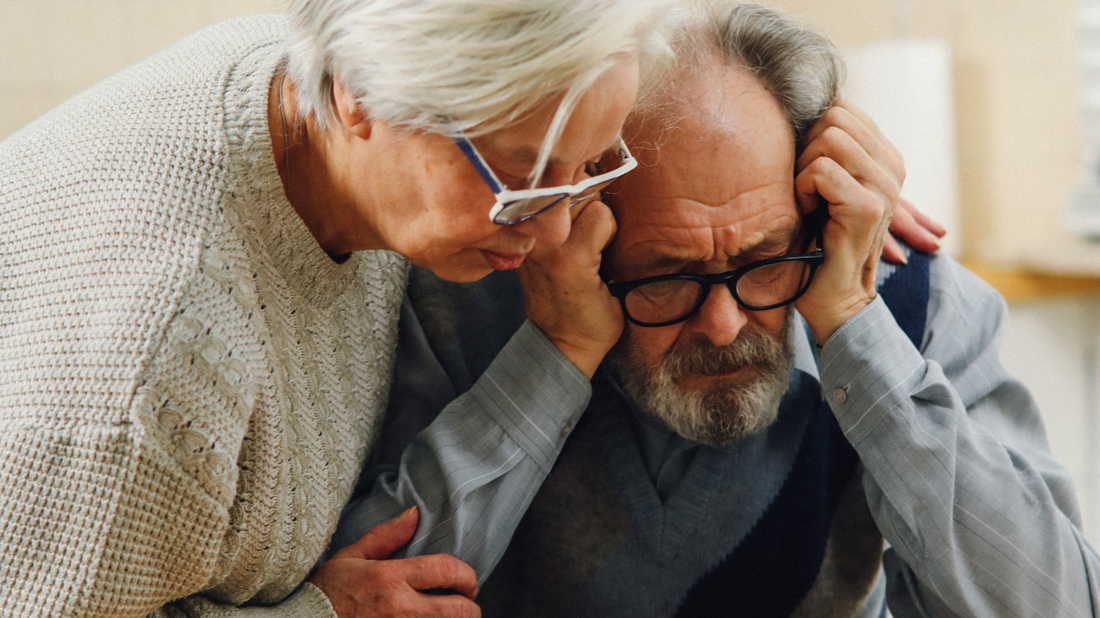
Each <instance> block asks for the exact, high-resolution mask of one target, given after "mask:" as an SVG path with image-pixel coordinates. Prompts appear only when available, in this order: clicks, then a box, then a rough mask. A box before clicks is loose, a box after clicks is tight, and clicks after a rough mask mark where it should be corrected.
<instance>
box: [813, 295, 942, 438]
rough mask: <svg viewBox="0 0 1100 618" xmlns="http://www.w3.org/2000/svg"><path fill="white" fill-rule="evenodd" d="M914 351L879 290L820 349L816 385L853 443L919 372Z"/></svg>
mask: <svg viewBox="0 0 1100 618" xmlns="http://www.w3.org/2000/svg"><path fill="white" fill-rule="evenodd" d="M924 371H925V362H924V358H923V357H922V356H921V354H920V352H919V351H918V350H917V348H916V347H915V346H913V343H912V342H911V341H910V340H909V337H907V336H906V334H905V332H904V331H903V330H902V329H901V327H900V326H898V324H897V322H896V321H895V320H894V316H893V314H891V313H890V310H889V309H888V308H887V307H886V303H885V302H884V301H883V300H882V297H881V296H879V297H877V298H875V300H874V301H872V302H871V304H870V305H868V306H867V307H865V308H864V309H863V310H862V311H860V312H859V313H858V314H856V315H855V317H853V318H852V319H850V320H848V321H847V322H845V323H844V325H843V326H841V327H840V329H839V330H837V332H836V333H834V334H833V336H832V337H830V338H829V340H828V341H826V342H825V345H824V347H823V348H822V350H821V390H822V394H823V395H824V397H825V399H826V400H827V401H828V402H829V406H830V407H831V408H832V410H833V413H834V414H835V415H836V418H837V421H838V422H839V423H840V428H841V430H843V431H844V435H845V436H847V437H848V440H849V441H850V442H851V443H852V444H853V445H855V444H858V443H859V442H860V441H861V440H863V439H864V438H866V437H867V435H868V434H870V433H871V431H872V430H873V429H874V428H875V426H876V425H878V423H879V421H880V420H882V418H883V417H884V416H885V415H886V414H887V413H889V411H890V410H892V409H893V408H894V407H895V406H897V405H898V404H899V403H900V402H901V401H906V400H908V399H909V395H910V393H912V392H913V391H914V390H915V389H916V388H917V386H918V385H919V383H920V381H921V379H923V377H924Z"/></svg>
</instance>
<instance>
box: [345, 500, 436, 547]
mask: <svg viewBox="0 0 1100 618" xmlns="http://www.w3.org/2000/svg"><path fill="white" fill-rule="evenodd" d="M419 523H420V511H419V510H417V508H416V507H415V506H414V507H412V508H410V509H408V510H406V511H405V512H404V513H401V514H400V515H398V516H397V517H395V518H393V519H391V520H389V521H384V522H382V523H380V524H378V525H377V526H375V527H373V528H371V529H370V530H368V531H367V533H366V534H364V535H363V536H361V537H360V538H359V540H358V541H356V542H354V543H352V544H351V545H349V546H347V547H345V548H344V549H341V550H340V551H338V552H336V555H335V556H333V557H334V558H335V557H337V556H339V557H341V558H360V559H363V560H385V559H386V558H389V557H390V555H391V554H393V552H395V551H397V550H399V549H401V548H402V547H404V546H405V545H408V543H409V541H411V540H412V538H413V535H414V534H416V526H417V525H418V524H419Z"/></svg>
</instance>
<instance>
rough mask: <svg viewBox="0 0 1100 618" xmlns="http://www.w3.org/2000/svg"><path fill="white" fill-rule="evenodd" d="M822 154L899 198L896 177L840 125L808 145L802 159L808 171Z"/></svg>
mask: <svg viewBox="0 0 1100 618" xmlns="http://www.w3.org/2000/svg"><path fill="white" fill-rule="evenodd" d="M822 157H826V158H829V159H832V160H833V161H835V162H837V163H838V164H840V166H841V167H842V168H844V169H845V170H846V171H847V172H848V173H849V174H850V175H851V176H852V177H854V178H855V179H856V180H858V181H859V183H860V184H862V185H864V186H865V187H869V188H875V190H877V191H878V192H880V193H882V194H883V195H884V196H886V197H888V198H889V199H890V200H891V201H893V200H896V199H897V195H898V192H899V191H900V190H901V185H900V184H899V182H898V180H897V176H896V175H895V174H894V173H893V171H891V170H890V169H889V168H888V167H884V166H883V165H882V164H881V163H880V162H879V161H878V160H876V159H875V158H873V157H872V156H871V155H870V154H869V153H868V152H867V150H866V149H865V148H864V147H863V146H862V145H861V144H860V143H859V142H858V141H856V139H855V138H853V137H852V135H851V134H850V133H849V132H848V131H846V130H844V129H841V128H838V127H828V128H826V129H825V130H824V131H823V132H822V133H821V135H820V136H818V138H817V139H816V140H814V141H813V142H812V143H810V144H809V145H807V146H806V150H805V151H803V153H802V157H801V158H800V161H801V162H802V164H801V169H802V170H805V169H806V168H807V167H809V166H810V165H811V164H812V163H813V161H815V160H817V159H820V158H822Z"/></svg>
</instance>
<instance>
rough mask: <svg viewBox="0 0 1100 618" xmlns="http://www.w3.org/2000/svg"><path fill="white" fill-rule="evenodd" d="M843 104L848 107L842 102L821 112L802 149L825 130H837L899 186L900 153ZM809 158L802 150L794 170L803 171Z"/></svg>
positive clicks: (864, 117) (902, 170)
mask: <svg viewBox="0 0 1100 618" xmlns="http://www.w3.org/2000/svg"><path fill="white" fill-rule="evenodd" d="M844 105H850V104H849V103H847V102H843V101H842V102H839V103H838V104H837V105H836V106H834V107H832V108H830V109H829V110H828V111H827V112H825V114H824V115H823V116H822V117H821V119H820V120H818V122H817V123H816V124H814V126H813V127H811V128H810V131H809V132H808V133H807V135H806V138H805V140H804V143H805V144H806V150H810V149H811V147H812V146H813V145H814V143H815V142H817V141H819V140H820V139H821V137H822V135H823V134H824V133H825V132H826V131H828V130H830V129H839V130H841V131H843V132H844V133H847V134H848V135H849V136H851V138H852V139H853V140H855V142H856V143H857V144H859V147H860V148H861V149H863V150H864V151H866V152H867V154H868V155H869V156H870V157H871V158H872V159H873V160H874V161H876V162H877V163H878V164H879V165H881V166H883V168H884V169H885V170H887V171H889V173H890V174H891V175H892V176H894V177H895V180H896V182H897V184H898V185H899V186H900V185H901V183H902V182H903V181H904V179H905V161H904V159H903V158H902V156H901V152H900V151H899V150H898V149H897V147H895V146H894V144H893V143H892V142H890V141H889V140H888V139H886V136H885V135H883V134H882V132H881V131H880V130H879V129H878V127H877V126H875V124H874V123H873V122H872V121H871V119H870V117H868V116H867V115H866V114H865V113H863V111H862V110H859V109H858V108H855V107H854V106H851V107H845V106H844ZM813 158H814V155H813V154H812V153H807V152H805V151H804V152H803V154H802V156H800V157H799V159H798V166H797V168H796V169H799V170H801V169H804V168H805V167H806V166H807V165H808V164H809V163H810V161H812V160H813Z"/></svg>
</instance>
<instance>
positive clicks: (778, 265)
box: [607, 232, 825, 327]
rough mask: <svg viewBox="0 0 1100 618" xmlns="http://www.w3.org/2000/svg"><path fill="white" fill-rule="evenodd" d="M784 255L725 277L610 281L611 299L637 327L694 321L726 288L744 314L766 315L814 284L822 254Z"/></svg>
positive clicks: (678, 275) (681, 275) (685, 275)
mask: <svg viewBox="0 0 1100 618" xmlns="http://www.w3.org/2000/svg"><path fill="white" fill-rule="evenodd" d="M821 246H822V243H821V235H820V232H819V233H818V235H817V249H815V250H814V251H811V252H809V253H799V254H796V255H782V256H778V257H773V258H767V259H764V260H757V261H755V262H750V263H748V264H745V265H744V266H742V267H740V268H738V269H736V270H731V271H728V272H724V273H717V274H713V275H697V274H690V273H673V274H669V275H658V276H656V277H646V278H644V279H635V280H633V281H623V282H618V283H617V282H614V281H608V282H607V288H608V290H610V291H611V295H612V296H614V297H616V298H618V299H619V303H620V304H621V305H622V307H623V315H625V316H626V319H628V320H630V321H631V322H632V323H634V324H637V325H638V326H653V327H656V326H669V325H671V324H677V323H679V322H683V321H684V320H687V319H688V318H690V317H691V316H693V315H695V314H696V313H697V312H698V311H699V308H700V307H702V306H703V303H704V302H706V300H707V295H708V294H709V293H710V288H711V286H712V285H722V284H725V285H726V286H728V287H729V290H730V293H731V294H733V297H734V299H736V300H737V303H738V304H739V305H741V307H742V308H744V309H747V310H749V311H767V310H768V309H775V308H777V307H782V306H784V305H789V304H791V303H793V302H794V301H796V300H798V299H799V298H800V297H801V296H802V295H803V294H805V293H806V290H807V289H809V287H810V283H811V282H812V281H813V278H814V273H815V272H817V269H818V267H819V266H821V263H822V261H824V259H825V254H824V253H823V252H822V250H821Z"/></svg>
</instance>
